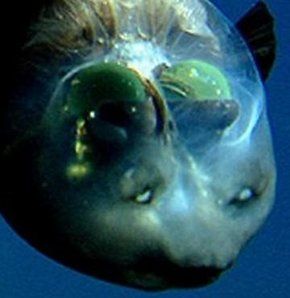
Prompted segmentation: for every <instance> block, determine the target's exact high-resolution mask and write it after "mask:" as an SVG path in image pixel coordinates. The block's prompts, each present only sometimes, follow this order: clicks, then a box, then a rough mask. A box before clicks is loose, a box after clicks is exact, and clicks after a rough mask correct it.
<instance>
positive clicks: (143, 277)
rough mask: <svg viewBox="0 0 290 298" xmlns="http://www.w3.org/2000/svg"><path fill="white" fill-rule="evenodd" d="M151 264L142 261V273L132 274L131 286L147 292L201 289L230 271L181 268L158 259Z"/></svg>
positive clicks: (210, 268) (207, 268) (140, 265)
mask: <svg viewBox="0 0 290 298" xmlns="http://www.w3.org/2000/svg"><path fill="white" fill-rule="evenodd" d="M151 264H152V266H150V264H148V263H146V260H145V261H144V260H142V263H140V264H139V266H138V267H139V268H138V269H139V270H140V271H139V270H138V271H137V272H136V271H135V272H134V273H133V274H132V277H133V280H132V281H133V284H131V286H133V287H135V288H138V289H142V290H145V291H163V290H166V289H170V288H172V289H174V288H175V289H178V288H182V289H192V288H201V287H205V286H207V285H209V284H211V283H213V282H215V281H216V280H217V279H218V278H219V277H220V275H221V274H222V273H223V272H224V271H225V270H226V269H228V268H217V267H214V266H209V267H206V266H200V267H179V266H178V265H176V264H173V263H170V262H168V261H167V262H166V261H163V262H162V261H160V260H157V259H156V260H155V261H154V263H151ZM132 277H131V278H132ZM128 280H129V281H130V279H128Z"/></svg>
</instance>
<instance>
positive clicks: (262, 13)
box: [236, 1, 276, 82]
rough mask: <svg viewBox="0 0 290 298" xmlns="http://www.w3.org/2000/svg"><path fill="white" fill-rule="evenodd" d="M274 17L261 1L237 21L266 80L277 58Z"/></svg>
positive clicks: (262, 76)
mask: <svg viewBox="0 0 290 298" xmlns="http://www.w3.org/2000/svg"><path fill="white" fill-rule="evenodd" d="M274 23H275V22H274V18H273V16H272V15H271V13H270V11H269V9H268V7H267V5H266V4H265V3H264V2H263V1H259V2H258V3H257V4H256V5H255V6H254V7H253V8H252V9H250V10H249V11H248V12H247V13H246V14H245V15H244V16H243V17H242V18H241V19H240V20H239V21H238V22H237V23H236V28H237V29H238V30H239V32H240V33H241V35H242V36H243V37H244V39H245V41H246V42H247V44H248V46H249V48H250V50H251V52H252V54H253V57H254V59H255V61H256V64H257V66H258V69H259V71H260V75H261V78H262V80H263V82H265V81H266V80H267V78H268V76H269V75H270V72H271V69H272V67H273V64H274V61H275V58H276V34H275V31H274V27H275V24H274Z"/></svg>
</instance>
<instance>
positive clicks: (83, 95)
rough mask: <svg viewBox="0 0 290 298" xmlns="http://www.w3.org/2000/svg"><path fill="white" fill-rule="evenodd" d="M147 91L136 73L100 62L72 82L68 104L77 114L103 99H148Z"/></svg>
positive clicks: (113, 64) (87, 110)
mask: <svg viewBox="0 0 290 298" xmlns="http://www.w3.org/2000/svg"><path fill="white" fill-rule="evenodd" d="M145 97H146V92H145V89H144V86H143V84H142V82H141V80H140V79H139V78H138V76H137V74H135V73H134V72H133V71H131V70H129V69H128V68H126V67H125V66H122V65H119V64H116V63H100V64H97V65H92V66H90V67H88V68H85V69H83V70H81V71H80V72H78V73H77V74H76V75H75V76H74V77H73V79H72V80H71V82H70V91H69V96H68V106H69V109H71V110H72V111H73V112H74V113H77V114H78V115H80V114H84V113H87V112H89V111H90V110H93V109H95V108H97V107H98V106H99V105H100V104H102V103H103V102H104V101H113V102H114V101H127V100H130V101H136V102H142V101H144V100H145Z"/></svg>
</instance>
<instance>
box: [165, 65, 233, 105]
mask: <svg viewBox="0 0 290 298" xmlns="http://www.w3.org/2000/svg"><path fill="white" fill-rule="evenodd" d="M160 81H161V84H162V86H163V87H164V88H165V89H167V90H169V91H170V92H172V93H175V94H176V93H177V94H178V95H180V96H182V97H186V98H190V99H195V100H217V99H230V98H231V90H230V86H229V83H228V81H227V79H226V78H225V76H224V75H223V73H222V72H221V71H220V70H219V69H218V68H216V67H215V66H213V65H211V64H208V63H206V62H203V61H199V60H188V61H184V62H181V63H178V64H176V65H173V66H172V67H170V68H169V69H167V70H165V71H164V72H163V73H162V75H161V78H160Z"/></svg>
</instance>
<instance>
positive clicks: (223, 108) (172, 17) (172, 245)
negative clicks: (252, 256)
mask: <svg viewBox="0 0 290 298" xmlns="http://www.w3.org/2000/svg"><path fill="white" fill-rule="evenodd" d="M20 5H21V4H20ZM32 5H33V4H32ZM35 5H37V6H38V7H35V8H34V7H30V8H29V12H27V14H26V13H25V11H27V10H28V8H27V7H26V8H25V7H24V8H23V9H24V10H23V11H21V10H19V11H20V12H21V16H22V17H23V18H26V19H25V21H23V26H21V25H19V26H17V27H16V28H15V29H13V28H12V29H11V30H14V31H13V36H12V37H11V43H10V42H9V43H8V45H9V46H10V50H9V51H10V53H8V55H10V57H13V59H12V58H11V59H10V61H11V62H10V65H9V67H10V68H9V71H8V70H7V76H6V77H4V78H2V84H3V85H4V88H5V86H7V89H9V90H8V91H7V92H6V93H7V95H6V93H5V96H4V99H3V102H4V103H5V104H4V107H5V109H4V110H3V111H4V115H3V117H2V122H1V123H2V124H1V139H2V145H1V171H2V178H1V199H0V209H1V214H2V215H3V217H4V218H5V220H6V221H7V222H8V223H9V225H10V226H11V227H12V228H13V229H14V230H15V231H16V232H17V233H18V234H19V235H20V236H21V237H23V238H24V239H25V240H26V241H27V242H28V243H30V244H31V245H32V246H33V247H35V248H36V249H37V250H39V251H40V252H42V253H44V254H45V255H47V256H49V257H51V258H52V259H54V260H56V261H58V262H60V263H62V264H64V265H66V266H68V267H70V268H72V269H75V270H77V271H79V272H82V273H84V274H87V275H90V276H93V277H96V278H99V279H103V280H106V281H110V282H113V283H116V284H121V285H125V286H128V287H134V288H139V289H145V290H164V289H168V288H197V287H202V286H205V285H208V284H210V283H212V282H213V281H215V280H216V279H217V278H218V277H219V276H220V275H221V273H223V272H224V271H226V270H227V269H229V268H231V267H232V266H233V264H234V262H235V260H236V258H237V257H238V255H239V253H240V251H241V249H242V248H243V247H244V246H245V245H246V244H247V243H248V242H249V240H250V239H251V238H252V237H253V236H254V235H255V234H256V232H257V231H258V230H259V228H260V227H261V226H262V224H263V223H264V221H265V219H266V218H267V216H268V214H269V212H270V210H271V207H272V205H273V201H274V193H275V181H276V170H275V162H274V158H273V150H272V142H271V134H270V130H269V124H268V120H267V115H266V106H265V94H264V88H263V83H264V82H265V80H266V79H267V78H268V76H269V74H270V71H271V68H272V66H273V62H274V59H275V48H276V41H275V33H274V20H273V17H272V16H271V14H270V12H269V11H268V9H267V6H266V5H265V3H263V2H258V3H257V4H256V5H255V6H254V7H253V8H252V9H251V10H250V11H249V12H248V13H247V14H246V15H245V16H244V17H243V18H242V19H241V20H240V21H239V22H238V23H237V24H236V25H233V24H232V23H231V22H230V21H229V20H228V19H227V18H226V17H225V16H224V15H223V14H222V13H221V12H220V11H218V10H217V8H215V7H214V6H213V4H212V3H210V2H209V1H207V0H82V1H81V0H54V1H53V0H52V1H39V3H38V4H35ZM21 16H19V17H20V18H21ZM20 20H21V19H20ZM18 24H20V23H18ZM17 30H18V31H17ZM21 30H22V31H21ZM3 73H5V72H3ZM3 82H4V83H3ZM8 87H9V88H8ZM2 104H3V103H2Z"/></svg>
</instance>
